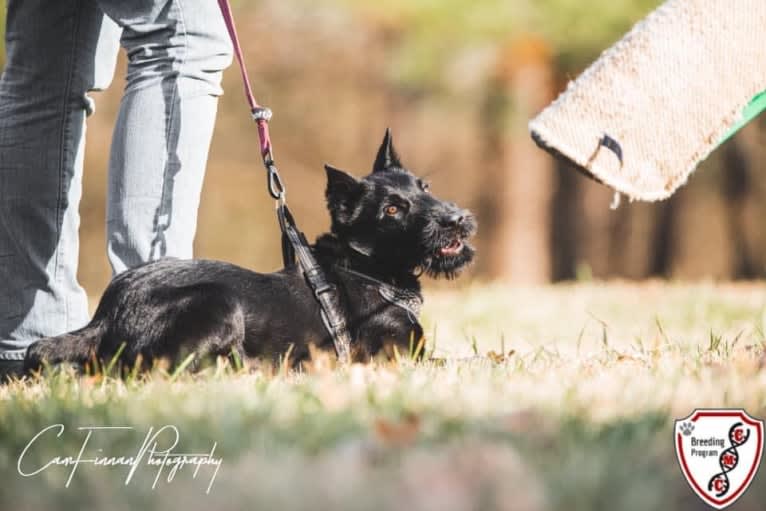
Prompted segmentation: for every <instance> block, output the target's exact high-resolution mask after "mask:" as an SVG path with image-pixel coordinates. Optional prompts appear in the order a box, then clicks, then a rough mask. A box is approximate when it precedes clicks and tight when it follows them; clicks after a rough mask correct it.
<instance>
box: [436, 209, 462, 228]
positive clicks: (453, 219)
mask: <svg viewBox="0 0 766 511" xmlns="http://www.w3.org/2000/svg"><path fill="white" fill-rule="evenodd" d="M464 221H465V214H464V213H462V212H460V213H451V214H448V215H445V216H444V217H442V221H441V224H442V225H443V226H444V227H460V224H462V223H463V222H464Z"/></svg>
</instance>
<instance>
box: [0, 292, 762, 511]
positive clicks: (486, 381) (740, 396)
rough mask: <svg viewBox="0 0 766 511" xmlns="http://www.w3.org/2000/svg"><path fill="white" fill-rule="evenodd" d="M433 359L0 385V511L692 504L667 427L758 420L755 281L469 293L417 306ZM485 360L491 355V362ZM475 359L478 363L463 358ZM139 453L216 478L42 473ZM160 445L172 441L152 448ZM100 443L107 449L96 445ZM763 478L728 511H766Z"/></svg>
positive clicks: (585, 510) (83, 469) (143, 472)
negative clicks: (189, 459)
mask: <svg viewBox="0 0 766 511" xmlns="http://www.w3.org/2000/svg"><path fill="white" fill-rule="evenodd" d="M426 305H427V308H426V311H425V314H424V316H425V318H424V319H425V323H426V325H427V331H429V332H431V334H430V338H429V344H428V350H429V352H430V351H434V356H435V357H437V359H438V360H435V361H431V362H427V363H422V364H413V363H411V362H409V361H402V362H400V363H399V364H393V363H392V364H377V365H369V366H362V365H355V366H352V367H349V368H332V367H330V366H331V364H330V362H329V360H320V361H318V362H317V363H316V364H315V366H314V367H311V368H309V369H308V370H306V371H304V372H288V371H286V370H284V368H283V369H277V370H274V371H265V370H263V371H256V372H252V373H246V372H243V371H239V372H236V371H232V370H230V369H228V368H226V367H223V366H220V367H218V368H210V369H208V370H206V372H203V373H202V374H198V375H188V374H181V375H175V377H173V376H169V375H163V374H160V373H157V374H152V375H149V376H146V377H138V378H133V379H128V380H126V381H123V380H117V379H114V378H109V377H106V378H104V377H89V378H75V377H73V376H71V375H68V374H65V373H62V374H56V375H51V376H48V377H46V378H44V379H42V380H38V381H32V382H21V383H15V384H11V385H8V386H5V387H3V388H1V389H0V478H1V479H0V480H2V486H1V488H2V489H0V509H11V508H13V509H30V510H36V509H107V508H108V509H137V508H139V507H141V508H146V509H192V510H194V509H216V510H218V509H232V510H233V509H258V510H261V509H264V510H268V509H309V508H310V509H340V510H343V509H408V510H410V509H439V510H452V509H454V510H467V509H519V510H567V511H569V510H573V511H578V510H582V511H589V510H599V509H604V510H641V511H645V510H668V509H669V510H676V509H677V510H696V509H704V507H703V506H702V505H701V503H700V501H699V500H698V499H697V497H696V496H694V495H693V494H692V493H691V490H689V488H688V487H687V486H686V483H685V482H684V480H683V479H682V476H681V473H680V470H679V469H678V467H677V463H676V461H675V455H674V451H673V444H672V424H673V420H674V419H676V418H680V417H684V416H686V415H687V414H688V413H689V412H690V411H691V410H692V409H694V408H696V407H713V406H714V407H723V406H730V407H744V408H746V409H747V410H748V411H749V412H750V413H751V414H753V415H756V416H760V417H764V416H766V368H764V365H766V358H764V357H765V356H766V354H765V353H764V340H765V336H764V330H766V287H765V286H763V285H740V286H714V285H697V286H684V285H666V284H661V283H650V284H646V285H641V286H634V285H616V284H613V285H599V284H587V285H567V286H558V287H551V288H535V289H509V288H506V287H502V286H479V285H475V286H472V287H469V288H467V289H464V290H461V291H439V292H432V293H430V295H429V296H427V300H426ZM490 352H491V355H490V356H486V354H487V353H490ZM474 353H478V354H479V355H480V356H479V357H474V356H473V354H474ZM58 423H60V424H63V425H64V427H65V430H64V432H63V434H61V436H60V437H59V438H56V437H55V435H54V434H49V435H47V436H43V437H41V439H40V440H39V441H38V442H36V443H35V444H33V448H32V449H30V451H29V453H28V455H27V456H26V457H25V458H24V461H25V467H23V468H24V469H25V470H29V469H31V467H33V466H39V465H41V464H42V463H45V462H46V461H48V460H50V459H51V458H52V457H54V456H67V455H71V456H76V455H77V453H78V451H79V449H80V447H81V444H82V441H83V438H84V433H83V432H81V431H77V430H76V428H77V427H78V426H84V425H87V426H105V425H109V426H117V425H119V426H132V427H134V428H135V429H134V430H124V431H123V430H116V431H101V432H96V433H94V435H93V437H92V439H91V441H90V443H89V445H88V446H87V449H86V452H85V457H88V456H93V455H98V454H101V455H113V456H118V455H125V456H127V455H132V454H134V453H135V452H136V451H137V450H138V449H139V447H140V445H141V442H142V440H143V438H144V436H145V435H146V432H147V430H148V428H150V427H154V428H155V429H156V428H159V427H162V426H163V425H166V424H172V425H174V426H176V427H177V428H178V431H179V433H180V441H179V445H178V448H177V449H176V451H177V452H209V451H210V448H211V447H212V445H213V443H217V446H216V450H215V456H220V457H221V458H222V460H223V461H222V465H221V467H220V470H219V472H218V473H217V476H216V478H215V481H214V483H213V485H212V487H211V491H210V493H209V494H206V489H207V487H208V484H209V483H210V480H211V477H212V475H213V468H212V467H202V468H201V469H200V471H199V473H198V475H197V478H196V479H194V478H192V473H193V468H189V467H185V468H183V469H181V470H179V471H178V473H177V474H176V475H175V478H174V479H173V481H172V482H170V483H168V482H167V481H166V476H167V474H168V469H167V468H166V469H165V471H164V472H163V473H162V476H161V477H160V480H159V481H158V483H157V487H156V488H155V489H152V484H153V481H154V477H155V475H156V473H157V469H156V468H153V467H148V466H144V465H142V466H141V467H140V468H138V469H137V471H136V473H135V475H134V478H133V480H131V482H130V483H129V484H128V485H125V484H124V483H125V478H126V476H127V473H128V469H127V468H125V467H109V468H107V467H94V466H92V465H83V466H80V467H78V468H77V471H76V473H75V475H74V476H73V478H72V482H71V485H70V486H69V488H65V487H64V485H65V483H66V479H67V477H68V476H69V473H70V471H71V467H70V468H66V467H62V466H57V467H52V468H50V469H48V470H46V471H44V472H42V473H41V474H39V475H37V476H33V477H26V478H25V477H21V476H20V475H19V474H18V472H17V466H16V464H17V460H18V457H19V454H20V452H21V451H22V450H23V449H24V446H25V445H26V444H27V443H28V442H29V441H30V439H31V438H32V437H33V436H34V435H35V434H36V433H37V432H38V431H40V430H42V429H43V428H45V427H47V426H50V425H52V424H58ZM162 438H164V439H165V440H163V441H164V442H167V441H168V437H167V436H165V437H162ZM99 448H100V449H102V451H101V452H99V451H98V450H97V449H99ZM765 478H766V475H764V471H763V470H761V474H760V475H759V476H758V477H757V478H756V480H755V481H754V483H753V485H752V486H751V489H750V490H749V491H748V493H747V494H746V495H745V497H743V499H742V500H741V501H740V502H738V503H737V505H735V506H734V508H733V509H740V510H753V511H756V510H762V509H763V504H762V503H763V502H764V501H765V500H766V479H765Z"/></svg>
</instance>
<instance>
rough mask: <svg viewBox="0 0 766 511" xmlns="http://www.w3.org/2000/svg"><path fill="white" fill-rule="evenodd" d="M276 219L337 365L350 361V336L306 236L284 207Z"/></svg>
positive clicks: (335, 293) (332, 288) (337, 300)
mask: <svg viewBox="0 0 766 511" xmlns="http://www.w3.org/2000/svg"><path fill="white" fill-rule="evenodd" d="M277 215H278V217H279V225H280V226H281V228H282V235H283V240H284V239H287V241H288V243H289V246H290V248H291V249H292V253H293V254H294V255H295V256H296V257H297V259H298V265H299V266H300V267H301V270H302V271H303V276H304V277H305V279H306V282H307V283H308V285H309V287H310V288H311V291H312V292H313V293H314V297H315V298H316V299H317V301H318V302H319V306H320V309H321V316H322V322H323V323H324V326H325V328H326V329H327V331H328V332H329V333H330V335H331V336H332V339H333V342H334V343H335V351H336V352H337V354H338V359H340V360H341V362H347V361H349V360H350V346H351V334H350V333H349V331H348V325H347V324H346V318H345V314H343V308H342V306H341V303H340V298H339V297H338V290H337V288H336V287H335V285H334V284H332V283H331V282H330V281H329V280H327V276H326V275H325V273H324V271H323V270H322V268H321V267H320V266H319V263H318V262H317V260H316V258H315V257H314V255H313V254H312V253H311V249H310V248H309V244H308V242H307V241H306V236H304V235H303V233H302V232H300V231H299V230H298V228H297V227H296V225H295V221H294V220H293V216H292V214H291V213H290V210H289V209H288V208H287V205H286V204H280V205H279V206H278V207H277ZM283 255H284V254H283ZM290 265H295V260H292V261H290ZM286 266H287V264H286Z"/></svg>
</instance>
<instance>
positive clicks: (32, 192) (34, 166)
mask: <svg viewBox="0 0 766 511" xmlns="http://www.w3.org/2000/svg"><path fill="white" fill-rule="evenodd" d="M118 40H119V28H118V27H117V26H116V25H115V24H114V23H112V22H111V21H110V20H108V19H105V17H104V15H103V13H102V12H101V10H100V9H99V7H98V5H97V4H96V2H95V0H9V1H8V10H7V20H6V50H7V60H6V64H5V68H4V70H3V74H2V77H0V361H2V360H19V359H22V358H23V356H24V353H25V351H26V347H27V346H28V345H29V344H30V343H31V342H32V341H34V340H35V339H37V338H40V337H46V336H51V335H57V334H60V333H62V332H65V331H68V330H73V329H75V328H78V327H80V326H82V325H83V324H84V323H85V321H86V320H87V317H88V309H87V299H86V296H85V293H84V292H83V290H82V288H81V287H80V285H79V284H78V282H77V258H78V250H79V243H78V235H77V234H78V233H77V231H78V227H79V222H80V218H79V214H78V211H77V208H78V205H79V201H80V193H81V179H82V163H83V149H84V132H85V117H86V115H87V112H88V111H91V110H92V107H93V104H92V101H91V100H90V99H89V98H88V97H87V96H86V92H87V91H88V90H91V89H94V88H101V87H104V86H106V84H108V82H109V80H110V79H111V76H112V73H113V71H114V63H115V59H116V53H117V49H118V48H119V46H118Z"/></svg>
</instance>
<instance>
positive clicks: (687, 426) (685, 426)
mask: <svg viewBox="0 0 766 511" xmlns="http://www.w3.org/2000/svg"><path fill="white" fill-rule="evenodd" d="M680 429H681V433H683V435H684V436H689V435H691V434H692V431H694V424H692V423H691V422H682V423H681V426H680Z"/></svg>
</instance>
